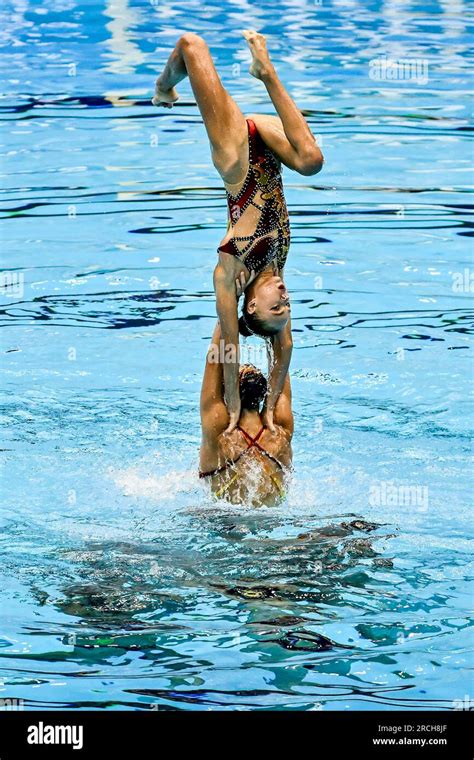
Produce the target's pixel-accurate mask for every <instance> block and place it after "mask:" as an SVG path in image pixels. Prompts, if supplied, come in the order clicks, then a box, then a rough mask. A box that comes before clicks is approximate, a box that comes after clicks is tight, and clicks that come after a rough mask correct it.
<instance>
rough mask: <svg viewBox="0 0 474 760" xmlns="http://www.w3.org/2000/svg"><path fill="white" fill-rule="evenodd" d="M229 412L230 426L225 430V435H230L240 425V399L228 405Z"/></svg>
mask: <svg viewBox="0 0 474 760" xmlns="http://www.w3.org/2000/svg"><path fill="white" fill-rule="evenodd" d="M227 411H228V412H229V424H228V426H227V428H226V430H224V435H229V433H232V431H233V430H235V428H236V427H237V425H238V422H239V419H240V398H239V397H237V398H236V399H235V400H233V401H232V403H228V404H227Z"/></svg>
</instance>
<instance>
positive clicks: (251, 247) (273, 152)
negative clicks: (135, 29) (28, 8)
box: [152, 30, 323, 433]
mask: <svg viewBox="0 0 474 760" xmlns="http://www.w3.org/2000/svg"><path fill="white" fill-rule="evenodd" d="M243 35H244V37H245V39H246V40H247V43H248V46H249V48H250V52H251V54H252V64H251V67H250V73H251V74H252V76H254V77H256V78H257V79H260V80H261V81H262V82H263V83H264V85H265V87H266V89H267V92H268V94H269V96H270V99H271V101H272V103H273V105H274V107H275V109H276V111H277V113H278V116H268V115H263V114H252V115H251V116H249V117H248V118H245V117H244V115H243V113H242V112H241V110H240V108H239V107H238V105H237V104H236V103H235V101H234V100H233V99H232V97H231V96H230V95H229V93H228V92H227V91H226V90H225V88H224V87H223V85H222V83H221V80H220V78H219V75H218V73H217V71H216V69H215V67H214V63H213V60H212V57H211V54H210V52H209V48H208V47H207V45H206V43H205V42H204V40H203V39H202V38H201V37H199V36H198V35H196V34H193V33H187V34H184V35H183V36H182V37H181V38H180V39H179V40H178V43H177V45H176V47H175V49H174V50H173V52H172V54H171V56H170V58H169V60H168V63H167V64H166V66H165V68H164V71H163V73H162V74H161V76H159V77H158V79H157V81H156V87H155V96H154V98H153V101H152V102H153V104H154V105H156V106H163V107H165V108H171V107H172V106H173V104H174V103H175V102H176V101H177V100H178V94H177V92H176V90H175V86H176V85H177V84H178V83H179V82H181V81H182V80H183V79H184V78H185V77H186V76H188V77H189V80H190V83H191V87H192V90H193V93H194V96H195V98H196V103H197V106H198V108H199V110H200V112H201V116H202V118H203V121H204V125H205V127H206V130H207V134H208V137H209V141H210V147H211V154H212V160H213V163H214V166H215V167H216V169H217V171H218V172H219V174H220V176H221V177H222V179H223V182H224V186H225V190H226V193H227V204H228V225H227V232H226V234H225V236H224V238H223V239H222V241H221V243H220V245H219V247H218V261H217V265H216V267H215V270H214V288H215V293H216V305H217V314H218V317H219V321H220V324H221V326H222V337H223V340H224V341H225V344H226V346H234V347H237V346H238V343H239V330H240V332H241V334H243V335H250V334H255V335H259V336H261V337H263V338H265V339H266V340H267V341H268V342H270V343H271V345H272V347H273V353H274V356H275V359H274V361H272V362H271V365H270V370H269V388H268V395H267V400H266V405H265V411H264V421H265V424H266V426H267V427H268V428H269V429H270V431H274V430H275V426H274V422H273V418H274V410H275V407H276V402H277V399H278V397H279V395H280V392H281V391H282V388H283V386H284V383H285V378H286V376H287V373H288V368H289V366H290V360H291V352H292V337H291V323H290V304H289V296H288V291H287V289H286V286H285V283H284V281H283V270H284V266H285V263H286V259H287V256H288V250H289V245H290V225H289V219H288V211H287V207H286V203H285V197H284V194H283V185H282V178H281V164H284V165H285V166H287V167H289V168H290V169H293V170H294V171H296V172H298V173H299V174H304V175H312V174H316V173H317V172H318V171H319V170H320V169H321V167H322V164H323V157H322V154H321V151H320V150H319V148H318V146H317V144H316V141H315V139H314V136H313V135H312V133H311V130H310V129H309V127H308V124H307V123H306V121H305V118H304V116H303V115H302V113H301V112H300V111H299V110H298V108H297V106H296V104H295V103H294V101H293V100H292V98H291V97H290V95H289V94H288V93H287V92H286V90H285V88H284V86H283V84H282V83H281V81H280V80H279V78H278V75H277V73H276V71H275V68H274V66H273V63H272V62H271V60H270V57H269V54H268V51H267V46H266V41H265V37H264V36H263V35H261V34H258V33H257V32H255V31H250V30H245V31H244V32H243ZM243 291H245V295H244V305H243V312H242V316H241V318H240V320H239V317H238V310H237V305H238V298H239V295H240V294H241V293H242V292H243ZM237 356H238V353H237ZM224 383H225V399H226V403H227V408H228V411H229V423H228V425H227V432H228V433H231V432H232V431H233V430H234V429H235V428H236V426H237V423H238V421H239V418H240V411H241V403H240V395H239V363H238V360H237V361H235V362H229V363H227V364H225V365H224Z"/></svg>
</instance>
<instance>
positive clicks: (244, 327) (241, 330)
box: [239, 315, 253, 338]
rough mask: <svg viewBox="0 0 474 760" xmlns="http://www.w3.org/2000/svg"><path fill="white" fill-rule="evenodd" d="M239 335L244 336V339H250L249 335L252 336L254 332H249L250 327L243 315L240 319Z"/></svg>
mask: <svg viewBox="0 0 474 760" xmlns="http://www.w3.org/2000/svg"><path fill="white" fill-rule="evenodd" d="M239 333H240V334H241V335H243V336H244V338H248V337H249V335H252V334H253V333H252V330H249V327H248V325H247V323H246V321H245V317H244V316H243V315H242V316H241V317H240V319H239Z"/></svg>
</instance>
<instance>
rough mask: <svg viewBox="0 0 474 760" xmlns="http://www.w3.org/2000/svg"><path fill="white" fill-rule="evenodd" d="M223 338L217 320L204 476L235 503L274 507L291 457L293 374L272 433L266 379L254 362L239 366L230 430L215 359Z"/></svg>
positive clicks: (207, 390) (205, 417) (209, 360)
mask: <svg viewBox="0 0 474 760" xmlns="http://www.w3.org/2000/svg"><path fill="white" fill-rule="evenodd" d="M221 339H222V332H221V328H220V325H219V323H217V325H216V328H215V330H214V334H213V337H212V343H211V346H210V348H209V351H208V353H207V356H206V366H205V370H204V377H203V381H202V390H201V430H202V442H201V450H200V463H199V464H200V472H199V477H201V478H205V479H206V480H208V481H209V482H210V485H211V490H212V492H213V494H214V495H215V496H216V497H217V498H221V499H225V500H227V501H229V502H231V503H232V504H249V505H252V506H261V505H267V506H271V505H275V504H277V503H279V502H280V501H281V500H282V499H283V498H284V495H285V481H286V480H287V476H288V474H289V471H290V468H291V460H292V451H291V439H292V437H293V414H292V410H291V385H290V376H289V374H287V376H286V378H285V381H284V383H283V389H282V392H281V394H280V396H279V397H278V400H277V402H276V405H275V411H274V418H273V419H274V432H273V433H272V432H271V431H269V430H268V428H266V427H265V424H264V421H263V413H264V408H265V402H266V396H267V381H266V378H265V376H264V375H263V374H262V372H260V370H258V369H257V368H256V367H253V366H252V365H244V366H242V367H240V370H239V390H240V399H241V409H240V418H239V420H238V423H237V425H236V427H235V429H234V430H233V431H232V433H226V429H227V427H228V423H229V413H228V410H227V407H226V404H225V401H224V373H223V361H220V360H216V359H217V355H216V354H217V352H216V351H215V350H214V349H215V347H216V346H219V345H220V341H221ZM222 358H223V357H222V356H221V357H220V359H222Z"/></svg>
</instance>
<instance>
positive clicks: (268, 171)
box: [217, 119, 290, 274]
mask: <svg viewBox="0 0 474 760" xmlns="http://www.w3.org/2000/svg"><path fill="white" fill-rule="evenodd" d="M246 121H247V127H248V139H249V168H248V172H247V176H246V178H245V181H244V184H243V186H242V189H241V190H240V192H239V193H238V195H235V196H234V195H232V194H231V193H230V192H229V191H228V190H226V193H227V204H228V208H229V224H230V227H231V228H234V227H235V225H236V224H237V222H238V221H239V220H240V219H241V218H242V217H243V215H244V214H245V211H246V209H247V208H249V206H253V207H254V208H257V209H258V210H259V211H260V217H259V219H258V221H257V223H256V226H255V230H254V232H253V233H252V234H251V235H232V237H231V238H230V240H228V241H227V242H226V243H223V244H222V243H221V245H220V246H219V248H218V249H217V250H218V252H220V251H223V252H224V253H230V254H231V255H232V256H235V257H236V258H237V259H239V261H241V262H242V264H244V265H245V266H246V267H247V269H248V270H249V272H250V271H251V270H255V272H256V273H257V274H259V273H260V272H262V271H263V270H264V269H265V268H266V267H267V266H268V265H269V264H271V263H272V262H273V261H275V262H276V265H277V267H278V269H279V270H280V271H281V270H282V269H283V267H284V266H285V262H286V257H287V255H288V249H289V247H290V222H289V219H288V210H287V208H286V203H285V197H284V195H283V183H282V179H281V172H280V165H279V163H278V161H277V159H276V158H275V155H274V154H273V152H272V151H271V150H270V148H269V147H268V146H267V145H266V144H265V142H264V141H263V140H262V138H261V137H260V135H259V133H258V130H257V127H256V125H255V123H254V122H253V121H252V119H247V120H246ZM257 196H259V197H258V200H256V198H257ZM237 242H240V243H243V244H244V245H243V246H241V245H237Z"/></svg>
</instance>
